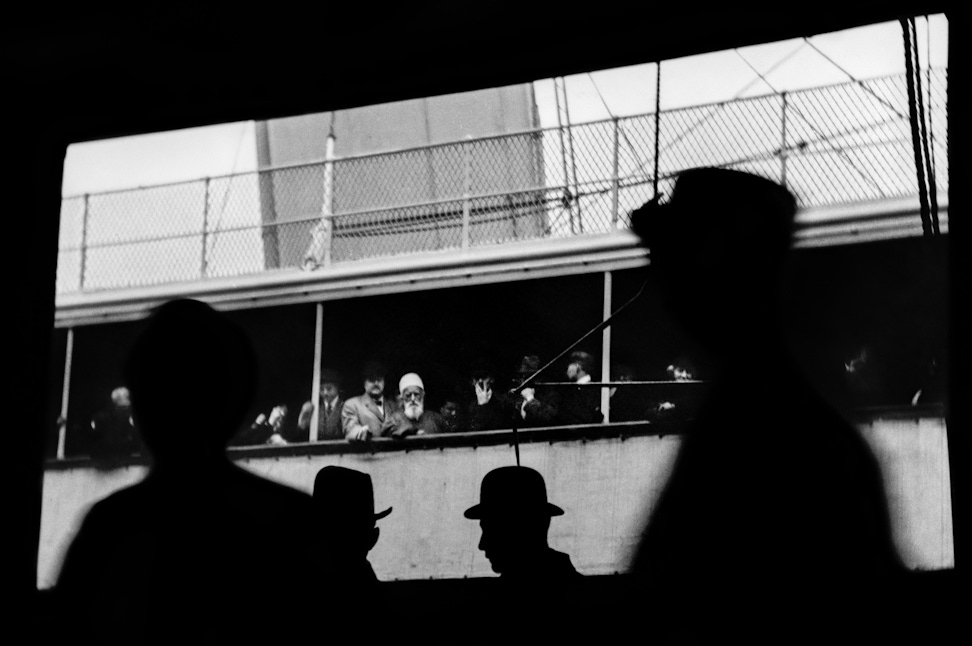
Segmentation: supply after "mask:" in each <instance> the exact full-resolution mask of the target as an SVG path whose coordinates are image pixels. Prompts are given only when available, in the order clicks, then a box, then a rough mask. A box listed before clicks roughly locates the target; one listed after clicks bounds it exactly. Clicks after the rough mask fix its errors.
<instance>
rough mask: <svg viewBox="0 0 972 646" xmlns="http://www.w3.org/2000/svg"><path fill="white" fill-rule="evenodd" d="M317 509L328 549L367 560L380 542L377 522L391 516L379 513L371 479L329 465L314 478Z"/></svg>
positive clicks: (355, 472) (319, 526) (321, 531)
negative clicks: (376, 511) (372, 549)
mask: <svg viewBox="0 0 972 646" xmlns="http://www.w3.org/2000/svg"><path fill="white" fill-rule="evenodd" d="M314 510H315V517H316V522H317V527H318V530H319V534H318V538H319V540H320V541H321V542H322V543H323V544H324V549H326V550H330V551H336V552H337V553H338V554H337V555H338V556H339V557H341V558H343V557H355V558H362V559H363V558H365V557H366V556H367V555H368V552H369V551H371V548H373V547H374V546H375V544H376V543H377V542H378V535H379V529H378V527H376V526H375V522H376V521H378V520H381V519H382V518H384V517H385V516H387V515H388V514H390V513H391V511H392V508H391V507H389V508H388V509H385V510H384V511H380V512H378V513H375V495H374V487H373V486H372V483H371V476H370V475H368V474H367V473H362V472H361V471H356V470H354V469H347V468H345V467H339V466H327V467H324V468H323V469H321V470H320V471H318V472H317V476H316V477H315V478H314Z"/></svg>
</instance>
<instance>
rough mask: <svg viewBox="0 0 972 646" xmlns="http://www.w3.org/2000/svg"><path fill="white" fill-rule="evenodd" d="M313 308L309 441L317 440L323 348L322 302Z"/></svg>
mask: <svg viewBox="0 0 972 646" xmlns="http://www.w3.org/2000/svg"><path fill="white" fill-rule="evenodd" d="M315 310H316V320H315V321H314V376H313V378H312V381H311V384H312V385H311V403H312V404H313V405H314V414H313V415H312V416H311V422H310V424H311V425H310V436H309V439H310V441H311V442H316V441H317V424H318V422H319V421H320V419H321V354H322V353H323V349H324V348H323V346H324V303H318V304H317V305H316V307H315Z"/></svg>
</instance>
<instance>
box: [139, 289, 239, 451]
mask: <svg viewBox="0 0 972 646" xmlns="http://www.w3.org/2000/svg"><path fill="white" fill-rule="evenodd" d="M125 373H126V383H127V384H128V387H129V390H130V391H131V400H132V410H133V415H134V418H135V422H136V427H138V428H139V429H140V431H141V433H142V435H143V439H144V441H145V444H146V445H147V447H148V449H149V451H150V453H151V454H152V456H153V459H154V462H155V466H159V465H168V466H175V467H179V468H180V469H183V468H185V467H187V466H193V465H200V466H201V465H204V464H207V463H210V462H212V461H213V460H217V461H219V460H225V448H226V445H227V443H228V442H229V440H230V438H231V437H232V436H233V434H234V433H236V431H237V430H238V429H239V428H240V424H241V422H242V421H243V417H244V415H245V413H246V410H247V407H248V405H249V404H250V402H251V401H252V398H253V394H254V392H255V389H256V378H257V368H256V358H255V355H254V352H253V347H252V345H251V343H250V340H249V339H248V338H247V336H246V334H245V333H244V332H243V330H242V329H240V328H239V327H238V326H236V325H235V324H234V323H233V322H231V321H230V320H229V319H227V318H226V316H225V315H223V314H221V313H219V312H217V311H216V310H214V309H213V308H212V307H210V306H209V305H207V304H205V303H202V302H200V301H194V300H188V299H179V300H173V301H169V302H167V303H165V304H163V305H161V306H159V307H158V308H156V309H155V310H154V311H153V313H152V315H151V316H150V318H149V320H148V323H147V326H146V328H145V329H144V331H143V333H142V334H141V335H140V336H139V338H138V339H137V341H136V342H135V345H134V347H133V349H132V352H131V353H130V355H129V358H128V361H127V363H126V365H125Z"/></svg>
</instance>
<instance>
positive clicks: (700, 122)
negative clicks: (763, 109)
mask: <svg viewBox="0 0 972 646" xmlns="http://www.w3.org/2000/svg"><path fill="white" fill-rule="evenodd" d="M801 49H803V43H800V45H798V46H797V47H796V49H794V50H793V51H791V52H790V53H789V54H787V55H786V56H784V57H783V58H781V59H780V60H778V61H776V62H775V63H773V65H772V67H770V68H769V69H768V70H766V74H770V73H771V72H773V71H774V70H776V69H777V68H778V67H780V66H781V65H782V64H783V63H785V62H786V61H788V60H790V59H791V58H793V57H794V56H795V55H796V53H797V52H799V51H800V50H801ZM735 51H736V53H737V54H738V53H739V50H738V49H737V50H735ZM740 56H742V55H741V54H740ZM743 60H744V61H745V60H746V59H743ZM746 64H747V65H748V64H749V62H748V61H747V62H746ZM749 67H750V69H753V66H752V65H750V66H749ZM753 71H756V70H755V69H754V70H753ZM756 75H757V78H754V79H753V80H752V81H750V82H749V83H747V84H746V85H744V86H743V88H742V89H741V90H739V91H738V92H736V95H735V96H733V97H732V99H730V100H729V101H724V102H722V103H720V104H719V105H717V106H715V107H714V108H713V109H712V110H711V111H710V112H709V113H708V114H707V115H705V116H704V117H702V118H700V119H699V120H698V121H696V122H695V123H693V124H692V125H691V126H689V127H688V129H687V130H685V131H684V132H682V133H681V134H679V135H678V136H677V137H676V138H675V139H674V140H672V141H671V142H669V143H668V144H667V145H666V146H665V148H663V149H662V152H667V151H668V150H669V149H670V148H672V146H675V145H677V144H678V143H679V142H681V141H682V140H683V139H685V138H686V137H688V136H689V135H690V134H692V133H693V132H695V131H696V130H697V129H698V128H700V127H701V126H703V125H705V123H706V122H708V121H709V119H711V118H712V117H714V116H715V115H717V114H718V113H719V112H720V111H722V110H724V109H725V107H726V106H727V105H728V104H729V103H731V102H732V101H735V100H736V99H738V98H739V97H741V96H742V95H743V94H745V93H746V91H747V90H749V88H751V87H753V86H754V85H756V84H757V83H758V82H759V81H763V82H764V83H766V85H769V86H770V88H772V87H773V86H772V85H770V84H769V82H767V81H766V78H765V77H764V75H763V74H760V73H759V72H756ZM773 91H774V92H775V91H776V90H773Z"/></svg>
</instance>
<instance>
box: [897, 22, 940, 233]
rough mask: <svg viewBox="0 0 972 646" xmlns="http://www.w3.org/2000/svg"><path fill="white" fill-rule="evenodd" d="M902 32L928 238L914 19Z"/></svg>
mask: <svg viewBox="0 0 972 646" xmlns="http://www.w3.org/2000/svg"><path fill="white" fill-rule="evenodd" d="M899 22H900V23H901V31H902V37H903V38H904V53H905V71H906V75H907V81H908V83H907V86H908V112H909V114H910V116H911V119H910V121H911V142H912V150H914V153H915V172H916V174H917V176H918V177H917V179H918V200H919V203H920V205H921V211H920V213H921V230H922V233H923V234H924V235H926V236H930V235H932V225H931V214H930V212H929V211H930V210H929V206H928V188H927V185H926V184H925V162H924V159H923V155H922V147H921V127H920V124H919V121H918V118H919V117H918V101H917V99H916V97H915V65H914V61H913V58H912V57H913V56H915V57H917V52H913V51H912V48H913V45H914V42H915V38H914V33H913V31H912V29H913V28H914V18H910V19H909V18H902V19H901V20H900V21H899Z"/></svg>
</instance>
